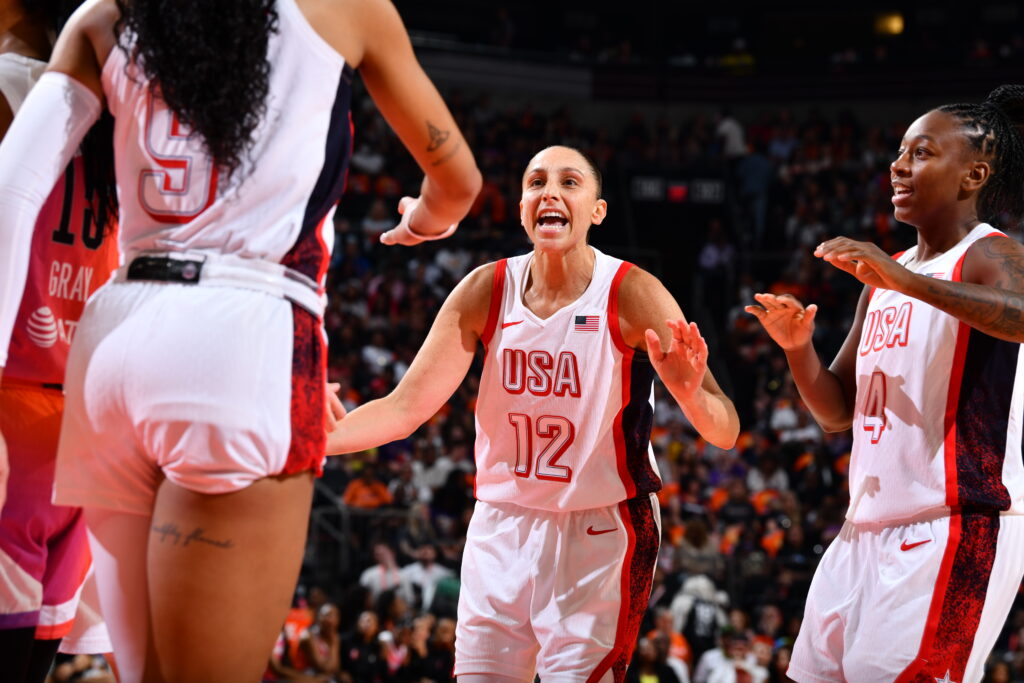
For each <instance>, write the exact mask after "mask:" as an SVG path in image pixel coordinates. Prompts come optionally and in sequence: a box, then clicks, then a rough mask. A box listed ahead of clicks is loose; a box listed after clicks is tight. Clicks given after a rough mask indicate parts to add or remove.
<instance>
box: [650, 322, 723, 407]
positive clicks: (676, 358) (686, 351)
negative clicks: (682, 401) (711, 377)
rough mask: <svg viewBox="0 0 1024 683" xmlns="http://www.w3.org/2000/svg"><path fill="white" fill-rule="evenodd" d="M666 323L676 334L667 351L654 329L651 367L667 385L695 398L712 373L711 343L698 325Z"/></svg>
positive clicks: (651, 336)
mask: <svg viewBox="0 0 1024 683" xmlns="http://www.w3.org/2000/svg"><path fill="white" fill-rule="evenodd" d="M665 322H666V323H667V324H668V329H669V331H670V332H671V333H672V341H671V342H670V343H669V347H668V350H667V351H666V350H664V349H663V347H662V345H661V339H659V338H658V335H657V334H656V333H655V332H654V330H647V353H648V355H649V356H650V358H651V364H652V365H654V369H655V371H657V373H658V376H659V377H661V379H662V381H663V382H665V384H667V385H669V386H671V387H677V388H678V391H679V392H680V393H681V394H682V395H683V396H692V395H693V394H694V393H695V392H696V391H697V390H698V389H700V387H701V385H702V384H703V382H704V375H705V374H707V371H708V345H707V342H705V341H704V338H703V337H702V336H700V330H699V329H697V323H687V322H686V321H685V320H666V321H665ZM673 393H675V392H673ZM677 398H680V397H679V396H677Z"/></svg>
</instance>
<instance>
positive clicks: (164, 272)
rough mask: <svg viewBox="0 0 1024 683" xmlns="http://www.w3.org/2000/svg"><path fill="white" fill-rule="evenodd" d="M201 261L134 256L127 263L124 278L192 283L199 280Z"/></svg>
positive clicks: (201, 267) (201, 269)
mask: <svg viewBox="0 0 1024 683" xmlns="http://www.w3.org/2000/svg"><path fill="white" fill-rule="evenodd" d="M202 271H203V262H202V261H200V260H196V259H175V258H168V257H166V256H136V257H135V258H134V259H132V262H131V263H129V264H128V271H127V272H126V273H125V279H126V280H153V281H157V282H180V283H183V284H186V285H194V284H196V283H198V282H199V275H200V273H202Z"/></svg>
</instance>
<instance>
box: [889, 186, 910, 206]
mask: <svg viewBox="0 0 1024 683" xmlns="http://www.w3.org/2000/svg"><path fill="white" fill-rule="evenodd" d="M912 194H914V191H913V190H911V189H910V188H909V187H907V186H906V185H898V184H896V185H893V186H892V203H893V204H895V205H897V206H899V205H901V204H904V203H905V202H906V201H907V200H908V199H910V195H912Z"/></svg>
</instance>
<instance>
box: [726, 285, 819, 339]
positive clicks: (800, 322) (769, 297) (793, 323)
mask: <svg viewBox="0 0 1024 683" xmlns="http://www.w3.org/2000/svg"><path fill="white" fill-rule="evenodd" d="M754 300H755V301H757V303H759V304H760V306H754V305H751V306H746V307H745V308H744V309H743V310H745V311H746V312H747V313H750V314H752V315H753V316H754V317H755V318H757V320H758V322H760V323H761V325H762V327H764V329H765V331H766V332H767V333H768V335H769V336H770V337H771V338H772V339H774V340H775V343H776V344H778V345H779V346H781V347H782V348H783V349H784V350H789V349H795V348H799V347H801V346H804V345H806V344H809V343H810V341H811V337H812V336H813V334H814V315H815V313H817V312H818V307H817V305H815V304H811V305H810V306H808V307H807V308H804V306H803V304H801V303H800V302H799V301H797V299H796V298H795V297H793V296H790V295H789V294H783V295H781V296H777V295H775V294H755V295H754Z"/></svg>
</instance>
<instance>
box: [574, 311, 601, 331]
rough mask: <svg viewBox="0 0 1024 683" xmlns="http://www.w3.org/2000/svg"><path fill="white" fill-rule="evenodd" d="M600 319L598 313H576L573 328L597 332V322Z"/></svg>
mask: <svg viewBox="0 0 1024 683" xmlns="http://www.w3.org/2000/svg"><path fill="white" fill-rule="evenodd" d="M600 320H601V316H599V315H578V316H576V324H575V325H574V326H573V330H574V331H576V332H597V324H598V322H599V321H600Z"/></svg>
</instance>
